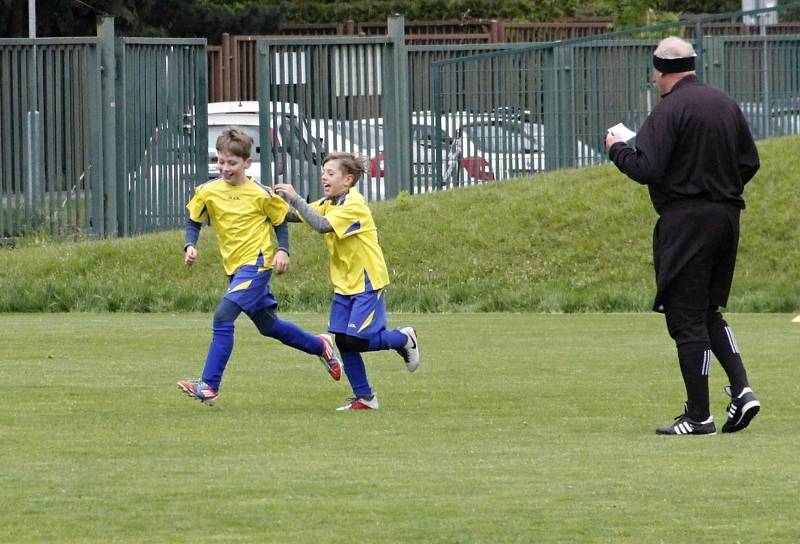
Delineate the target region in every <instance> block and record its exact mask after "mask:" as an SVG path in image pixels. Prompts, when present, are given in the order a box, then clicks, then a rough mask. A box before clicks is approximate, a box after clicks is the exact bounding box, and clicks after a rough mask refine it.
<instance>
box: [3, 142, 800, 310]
mask: <svg viewBox="0 0 800 544" xmlns="http://www.w3.org/2000/svg"><path fill="white" fill-rule="evenodd" d="M759 149H760V151H761V156H762V169H761V171H760V172H759V174H758V175H757V176H756V178H755V179H754V181H753V182H752V183H751V184H750V185H749V186H748V187H747V189H746V193H745V197H746V198H747V201H748V209H747V210H746V212H745V213H744V214H743V220H742V240H741V245H740V255H739V265H738V268H737V276H736V279H735V284H734V290H733V295H732V298H731V301H730V304H729V309H731V310H734V311H737V312H793V311H796V310H798V309H800V268H798V263H800V243H798V241H799V240H800V236H798V234H800V226H799V225H800V223H798V221H797V217H796V210H797V208H798V200H800V199H799V198H798V188H799V187H800V183H798V182H799V181H800V138H798V137H789V138H780V139H773V140H769V141H765V142H761V143H760V145H759ZM372 208H373V211H374V214H375V217H376V221H377V222H378V225H379V229H380V231H381V241H382V244H383V248H384V252H385V254H386V258H387V262H388V264H389V269H390V273H391V278H392V282H393V285H392V287H391V291H390V293H389V297H388V300H389V305H390V309H391V310H394V311H410V312H458V311H479V312H482V311H519V312H582V311H604V312H618V311H647V310H648V309H649V306H650V303H651V297H652V294H653V278H652V270H651V268H652V259H651V256H650V240H651V230H652V225H653V223H654V221H655V218H656V216H655V213H654V212H653V210H652V208H651V207H650V203H649V199H648V197H647V191H646V189H645V188H644V187H641V186H638V185H636V184H635V183H633V182H631V181H630V180H628V179H627V178H624V177H623V176H622V175H621V174H620V173H619V172H617V171H616V169H615V168H614V167H613V166H611V165H604V166H599V167H591V168H585V169H581V170H568V171H560V172H554V173H546V174H541V175H537V176H534V177H532V178H528V179H522V180H515V181H510V182H505V183H494V184H487V185H484V186H482V187H474V188H469V189H462V190H457V191H449V192H443V193H438V194H429V195H416V196H413V197H408V196H407V195H406V196H405V197H401V198H399V199H396V200H393V201H391V202H385V203H375V204H373V206H372ZM291 232H292V239H293V242H292V259H293V265H292V270H291V271H290V272H289V274H288V275H285V276H282V277H278V278H276V279H275V280H274V281H273V288H274V290H275V292H276V294H277V295H278V298H279V300H280V301H281V304H282V307H283V308H284V309H287V310H292V311H314V312H318V311H324V310H325V309H326V308H327V306H328V302H329V298H330V287H329V283H328V272H327V255H326V253H325V250H324V247H323V243H322V240H321V238H320V237H319V235H317V234H315V233H313V232H312V231H311V230H310V229H307V228H305V227H303V226H301V225H293V226H292V227H291ZM182 240H183V233H182V232H180V231H171V232H164V233H160V234H155V235H147V236H140V237H136V238H130V239H114V240H105V241H94V242H79V243H74V242H72V243H66V242H63V243H61V242H52V241H36V240H27V241H23V243H21V244H20V245H19V246H18V247H17V248H16V249H13V250H12V249H0V285H2V287H3V288H2V289H1V290H0V312H9V311H20V312H31V311H55V312H58V311H135V312H138V311H144V312H161V311H208V310H211V309H212V308H213V307H214V306H215V305H216V303H217V301H218V299H219V296H220V293H221V291H222V289H223V288H224V285H225V280H224V275H223V272H222V267H221V265H220V259H219V256H218V253H217V250H216V246H215V242H214V236H213V234H212V233H211V232H210V230H209V229H204V231H203V233H202V234H201V242H200V261H199V263H198V264H197V266H195V267H194V268H193V269H191V270H187V269H186V268H185V267H184V266H183V264H182V260H181V259H182V255H181V250H180V248H181V245H182Z"/></svg>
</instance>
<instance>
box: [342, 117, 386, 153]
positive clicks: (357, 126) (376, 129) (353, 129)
mask: <svg viewBox="0 0 800 544" xmlns="http://www.w3.org/2000/svg"><path fill="white" fill-rule="evenodd" d="M336 131H337V132H338V133H339V134H341V135H343V136H344V137H345V138H347V139H348V140H350V141H352V142H353V143H354V144H355V145H357V146H358V147H359V148H360V149H364V150H371V149H382V148H383V126H382V125H377V124H375V123H370V122H367V121H337V122H336Z"/></svg>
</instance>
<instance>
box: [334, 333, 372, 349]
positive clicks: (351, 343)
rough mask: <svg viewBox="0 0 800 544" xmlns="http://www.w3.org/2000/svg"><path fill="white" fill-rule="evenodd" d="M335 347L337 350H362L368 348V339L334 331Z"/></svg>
mask: <svg viewBox="0 0 800 544" xmlns="http://www.w3.org/2000/svg"><path fill="white" fill-rule="evenodd" d="M336 347H337V348H339V351H340V352H342V351H356V352H364V351H367V349H368V348H369V340H364V339H363V338H357V337H355V336H350V335H349V334H342V333H339V332H337V333H336Z"/></svg>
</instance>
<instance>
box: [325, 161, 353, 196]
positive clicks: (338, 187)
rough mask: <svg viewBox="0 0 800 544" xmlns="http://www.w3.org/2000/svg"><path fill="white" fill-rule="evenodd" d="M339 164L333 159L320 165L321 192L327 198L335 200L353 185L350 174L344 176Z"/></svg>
mask: <svg viewBox="0 0 800 544" xmlns="http://www.w3.org/2000/svg"><path fill="white" fill-rule="evenodd" d="M340 162H341V161H339V160H338V159H333V160H330V161H328V162H326V163H325V164H323V165H322V192H323V193H324V194H325V196H327V197H331V198H335V197H337V196H340V195H343V194H345V193H346V192H347V191H348V190H350V186H351V185H353V176H352V174H347V175H345V174H344V172H342V170H341V165H340V164H339V163H340Z"/></svg>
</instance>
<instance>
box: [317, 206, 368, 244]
mask: <svg viewBox="0 0 800 544" xmlns="http://www.w3.org/2000/svg"><path fill="white" fill-rule="evenodd" d="M369 216H370V211H369V208H368V207H367V203H366V202H365V201H364V199H356V198H348V199H347V201H346V202H345V203H344V204H343V205H341V206H332V207H331V208H330V209H329V210H328V212H327V213H326V214H325V218H326V219H327V220H328V222H329V223H330V224H331V227H332V228H333V232H335V233H336V236H337V237H339V238H347V237H348V236H353V235H355V234H358V233H360V232H362V228H363V227H364V225H365V224H366V223H367V222H368V221H367V220H368V219H369Z"/></svg>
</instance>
